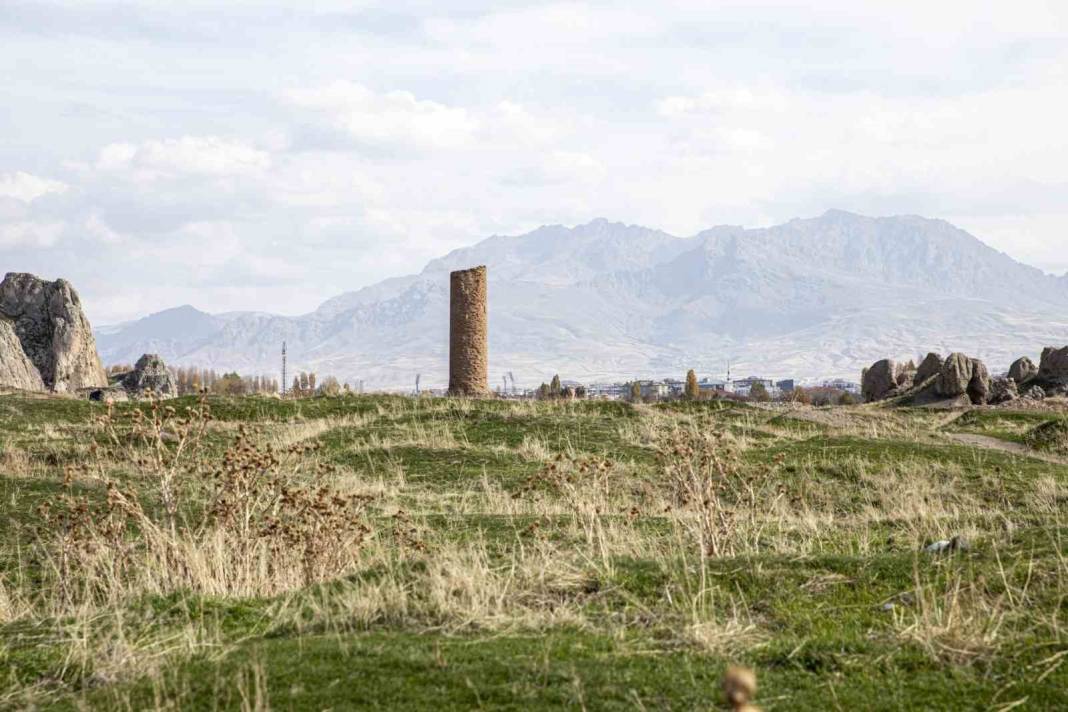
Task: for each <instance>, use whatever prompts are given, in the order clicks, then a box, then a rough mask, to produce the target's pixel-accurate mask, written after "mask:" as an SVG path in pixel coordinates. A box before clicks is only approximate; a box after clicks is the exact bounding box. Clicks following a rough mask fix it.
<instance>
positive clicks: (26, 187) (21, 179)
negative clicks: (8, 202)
mask: <svg viewBox="0 0 1068 712" xmlns="http://www.w3.org/2000/svg"><path fill="white" fill-rule="evenodd" d="M69 187H70V186H68V185H67V184H66V183H64V182H63V181H58V180H52V179H50V178H41V177H40V176H35V175H32V174H30V173H23V172H22V171H16V172H15V173H4V174H0V197H3V198H14V199H15V200H18V201H21V202H23V203H32V202H33V201H34V200H37V199H38V198H40V197H41V196H43V195H48V194H49V193H65V192H66V191H67V188H69Z"/></svg>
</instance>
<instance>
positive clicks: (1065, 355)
mask: <svg viewBox="0 0 1068 712" xmlns="http://www.w3.org/2000/svg"><path fill="white" fill-rule="evenodd" d="M1037 378H1038V380H1039V381H1041V382H1042V384H1043V385H1051V386H1062V385H1068V346H1064V347H1062V348H1059V349H1058V348H1054V347H1052V346H1047V347H1046V348H1044V349H1042V360H1041V361H1039V364H1038V374H1037Z"/></svg>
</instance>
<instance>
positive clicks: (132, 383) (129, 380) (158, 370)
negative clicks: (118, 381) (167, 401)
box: [122, 354, 178, 398]
mask: <svg viewBox="0 0 1068 712" xmlns="http://www.w3.org/2000/svg"><path fill="white" fill-rule="evenodd" d="M122 387H123V388H124V389H126V392H127V393H128V394H129V395H130V397H132V398H137V397H138V396H142V395H144V394H145V393H146V392H148V393H151V394H152V395H154V396H156V397H159V398H174V397H176V396H177V395H178V386H177V385H175V383H174V378H173V377H172V376H171V372H170V371H168V370H167V365H166V364H165V363H163V359H162V358H160V357H159V356H158V355H157V354H145V355H143V356H142V357H141V358H139V359H137V363H136V364H134V368H133V370H132V371H130V372H129V373H127V374H125V375H124V376H123V377H122Z"/></svg>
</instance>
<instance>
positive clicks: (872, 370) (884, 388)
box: [860, 358, 898, 403]
mask: <svg viewBox="0 0 1068 712" xmlns="http://www.w3.org/2000/svg"><path fill="white" fill-rule="evenodd" d="M897 377H898V369H897V365H896V364H895V363H894V361H893V360H892V359H888V358H884V359H883V360H881V361H876V362H875V363H873V364H872V365H871V366H870V367H869V368H867V369H866V370H865V371H864V373H863V375H862V376H861V384H860V392H861V395H863V397H864V401H865V402H866V403H871V402H872V401H877V400H882V399H884V398H888V397H889V396H890V395H892V394H893V393H894V392H895V391H896V390H897Z"/></svg>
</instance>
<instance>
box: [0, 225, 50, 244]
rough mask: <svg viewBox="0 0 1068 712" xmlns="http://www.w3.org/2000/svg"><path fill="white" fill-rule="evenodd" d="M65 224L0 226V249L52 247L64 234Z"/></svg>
mask: <svg viewBox="0 0 1068 712" xmlns="http://www.w3.org/2000/svg"><path fill="white" fill-rule="evenodd" d="M64 227H65V226H64V224H63V223H62V222H59V221H55V222H37V221H26V222H11V223H3V224H0V248H4V249H10V248H15V247H29V248H35V247H38V248H39V247H52V246H53V245H55V244H56V243H57V242H58V241H59V238H60V235H61V234H62V233H63V229H64Z"/></svg>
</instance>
